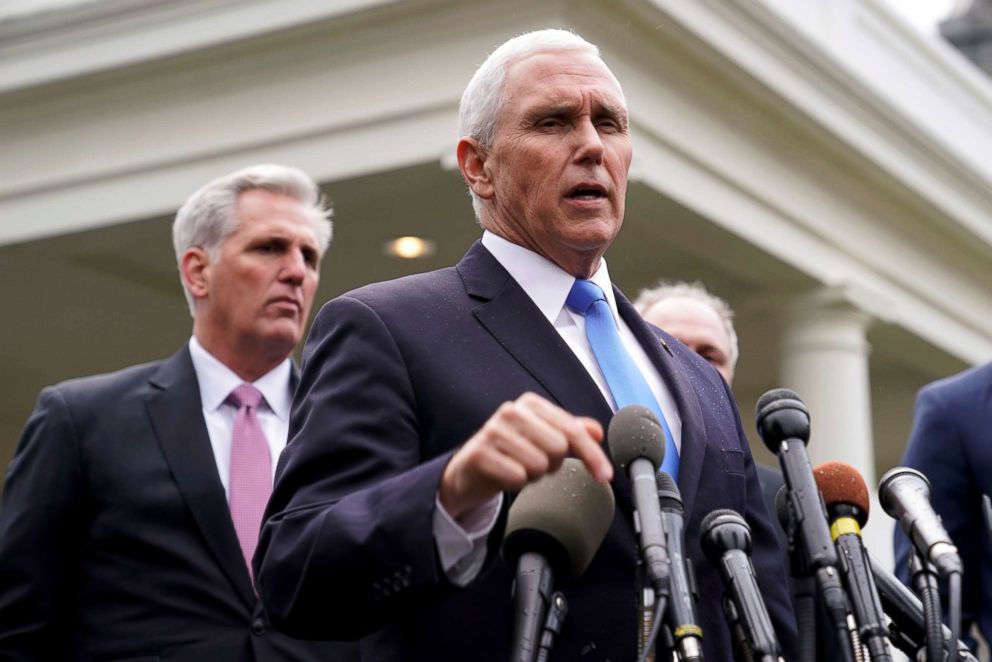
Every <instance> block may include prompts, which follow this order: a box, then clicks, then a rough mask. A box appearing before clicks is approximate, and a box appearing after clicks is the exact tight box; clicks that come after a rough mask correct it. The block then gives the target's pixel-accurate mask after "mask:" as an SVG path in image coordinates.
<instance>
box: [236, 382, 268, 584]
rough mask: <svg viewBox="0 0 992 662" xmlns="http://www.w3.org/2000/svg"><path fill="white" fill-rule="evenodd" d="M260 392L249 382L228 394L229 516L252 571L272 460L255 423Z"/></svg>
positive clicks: (259, 428)
mask: <svg viewBox="0 0 992 662" xmlns="http://www.w3.org/2000/svg"><path fill="white" fill-rule="evenodd" d="M261 401H262V393H261V392H260V391H259V390H258V389H257V388H255V387H254V386H252V385H250V384H242V385H241V386H239V387H237V388H236V389H234V390H233V391H231V395H230V396H229V397H228V402H230V403H231V404H233V405H234V406H235V407H237V408H238V413H237V415H235V417H234V431H233V433H232V434H231V474H230V483H229V485H228V488H229V490H230V502H231V519H233V520H234V531H235V532H236V533H237V534H238V542H239V543H240V544H241V552H242V553H243V554H244V557H245V562H246V563H247V564H248V573H249V574H252V569H251V557H252V556H254V554H255V547H256V545H258V532H259V529H261V526H262V515H263V514H264V512H265V504H266V503H267V502H268V500H269V495H270V494H272V459H271V458H270V457H269V444H268V442H266V440H265V433H264V432H262V426H261V425H259V423H258V415H257V414H256V410H257V409H258V403H259V402H261Z"/></svg>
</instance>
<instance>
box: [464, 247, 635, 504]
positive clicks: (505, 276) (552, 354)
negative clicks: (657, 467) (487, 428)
mask: <svg viewBox="0 0 992 662" xmlns="http://www.w3.org/2000/svg"><path fill="white" fill-rule="evenodd" d="M458 272H459V274H461V276H462V280H463V282H464V283H465V288H466V290H467V291H468V293H469V295H471V296H472V297H474V298H476V299H478V300H479V305H478V306H476V307H475V308H474V309H473V314H474V315H475V317H476V319H478V320H479V322H480V323H481V324H482V325H483V326H484V327H485V328H486V329H487V330H488V331H489V333H491V334H492V336H493V337H494V338H495V339H496V341H497V342H499V344H500V345H501V346H502V347H503V348H504V349H505V350H506V351H507V352H508V353H509V354H510V355H512V356H513V358H514V359H516V361H517V362H518V363H519V364H520V366H521V367H522V368H523V369H524V370H525V371H527V372H528V373H529V374H530V375H531V377H533V378H534V379H535V380H537V382H538V383H540V384H541V386H543V387H544V389H545V390H546V391H547V392H548V395H549V396H550V397H551V399H553V400H554V401H555V403H556V404H558V406H560V407H561V408H562V409H564V410H566V411H568V412H570V413H572V414H577V415H581V416H589V417H591V418H595V419H596V420H598V421H599V422H600V423H601V424H602V426H603V429H604V430H606V429H607V427H608V426H609V423H610V419H611V418H612V417H613V411H612V409H611V408H610V405H609V403H608V402H607V401H606V400H605V399H604V398H603V394H602V393H601V392H600V390H599V387H598V386H597V385H596V382H594V381H593V379H592V377H590V376H589V373H588V372H586V369H585V367H583V365H582V363H581V362H580V361H579V360H578V359H577V358H576V357H575V354H574V353H573V352H572V350H571V348H570V347H569V346H568V345H567V344H566V343H565V341H564V340H562V338H561V336H560V335H559V334H558V332H557V331H556V330H555V328H554V327H553V326H552V325H551V324H549V323H548V320H547V318H546V317H545V316H544V315H543V314H542V313H541V311H540V310H539V309H538V307H537V306H536V305H535V304H534V302H533V301H532V300H531V299H530V297H528V296H527V293H526V292H524V291H523V289H522V288H521V287H520V286H519V285H518V284H517V282H516V281H515V280H513V278H512V277H511V276H510V275H509V273H507V271H506V270H505V269H504V268H503V267H502V266H501V265H500V264H499V262H498V261H497V260H496V258H494V257H493V256H492V254H491V253H489V251H488V250H486V249H485V248H484V247H483V246H482V244H481V243H479V242H476V243H475V244H474V245H473V246H472V248H470V249H469V251H468V253H466V254H465V257H464V258H462V260H461V261H460V262H459V263H458ZM603 448H604V450H606V452H607V454H609V447H608V445H606V444H605V443H604V445H603ZM613 487H614V493H615V494H616V496H617V499H618V501H619V502H620V504H622V505H623V506H624V507H625V508H626V509H627V510H628V511H629V510H630V509H631V508H632V501H631V496H630V481H629V479H628V478H627V476H625V475H624V474H623V472H615V477H614V480H613Z"/></svg>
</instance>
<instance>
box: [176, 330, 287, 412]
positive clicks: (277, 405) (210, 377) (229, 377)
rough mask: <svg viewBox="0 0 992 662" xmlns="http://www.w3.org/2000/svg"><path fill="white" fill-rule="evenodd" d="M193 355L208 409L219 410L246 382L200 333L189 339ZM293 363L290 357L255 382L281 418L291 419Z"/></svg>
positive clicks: (253, 384) (271, 408)
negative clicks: (202, 340) (207, 346)
mask: <svg viewBox="0 0 992 662" xmlns="http://www.w3.org/2000/svg"><path fill="white" fill-rule="evenodd" d="M189 355H190V358H191V359H192V360H193V369H194V370H195V371H196V379H197V382H198V383H199V385H200V402H201V403H202V405H203V409H204V410H205V411H216V410H217V409H218V408H220V406H221V405H223V404H224V402H225V401H226V400H227V397H228V396H229V395H231V391H233V390H234V389H235V388H236V387H238V386H240V385H241V384H244V383H245V380H243V379H241V378H240V377H238V376H237V375H236V374H235V373H234V371H233V370H231V369H230V368H228V367H227V366H226V365H224V364H223V363H221V361H220V360H219V359H218V358H217V357H215V356H214V355H213V354H211V353H210V352H208V351H207V350H206V349H204V347H203V345H201V344H200V341H199V340H197V339H196V336H191V337H190V339H189ZM291 374H292V363H291V362H290V360H289V359H288V358H287V359H286V360H285V361H283V362H282V363H280V364H279V365H277V366H276V367H275V368H273V369H272V370H270V371H269V372H267V373H265V374H264V375H262V376H261V377H259V378H258V379H256V380H255V381H253V382H252V383H251V385H252V386H254V387H255V388H257V389H258V390H259V391H261V393H262V397H263V398H265V403H266V404H267V405H268V407H269V409H270V410H271V411H272V413H273V414H275V415H276V416H277V417H278V418H280V419H282V420H288V419H289V409H290V405H291V404H292V401H293V394H292V392H291V391H290V376H291Z"/></svg>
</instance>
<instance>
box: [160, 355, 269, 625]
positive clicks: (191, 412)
mask: <svg viewBox="0 0 992 662" xmlns="http://www.w3.org/2000/svg"><path fill="white" fill-rule="evenodd" d="M150 381H151V386H152V389H151V393H150V394H149V396H148V397H147V398H146V406H147V408H148V415H149V417H150V418H151V421H152V428H153V429H154V431H155V434H156V437H157V438H158V442H159V445H160V446H161V447H162V453H163V454H164V455H165V459H166V462H167V463H168V464H169V468H170V469H171V471H172V475H173V477H174V478H175V481H176V485H177V486H178V487H179V491H180V493H182V495H183V499H184V500H185V501H186V505H187V507H188V508H189V510H190V513H191V514H192V515H193V519H194V520H195V521H196V523H197V525H198V526H199V528H200V532H201V533H202V534H203V537H204V539H205V540H206V543H207V547H209V548H210V551H211V552H212V553H213V555H214V556H215V557H216V559H217V562H218V564H219V565H220V566H221V568H223V570H224V572H225V573H226V574H227V576H228V578H229V579H230V580H231V583H232V584H233V585H234V586H235V588H236V589H237V591H238V593H240V594H241V597H242V598H243V599H244V600H245V602H246V603H247V604H248V605H249V606H251V605H253V604H254V603H255V591H254V589H253V588H252V585H251V577H250V576H249V574H248V568H247V567H246V566H245V562H244V558H243V556H242V554H241V547H240V545H239V544H238V539H237V535H236V534H235V532H234V524H233V523H232V521H231V514H230V510H229V509H228V505H227V498H226V497H225V495H224V487H223V485H221V482H220V478H219V476H218V475H217V462H216V460H215V459H214V454H213V450H212V447H211V445H210V438H209V436H208V435H207V428H206V424H205V423H204V421H203V414H202V409H203V406H202V403H201V402H200V388H199V384H198V382H197V379H196V373H195V372H194V370H193V362H192V360H191V359H190V356H189V349H188V348H183V349H182V350H181V351H180V352H178V353H177V354H175V355H174V356H173V357H172V358H170V359H168V360H167V361H165V362H164V363H163V364H162V366H161V368H160V369H159V370H158V371H157V372H156V373H155V375H154V376H153V377H152V378H151V380H150Z"/></svg>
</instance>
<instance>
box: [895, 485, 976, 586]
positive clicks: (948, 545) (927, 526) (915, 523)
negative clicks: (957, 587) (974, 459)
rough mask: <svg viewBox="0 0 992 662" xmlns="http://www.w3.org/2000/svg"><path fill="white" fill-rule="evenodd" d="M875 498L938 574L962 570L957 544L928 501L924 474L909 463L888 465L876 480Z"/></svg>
mask: <svg viewBox="0 0 992 662" xmlns="http://www.w3.org/2000/svg"><path fill="white" fill-rule="evenodd" d="M878 498H879V500H880V501H881V502H882V508H883V509H884V510H885V512H886V513H887V514H888V515H889V517H891V518H893V519H895V520H898V521H899V525H900V526H901V527H902V530H903V532H904V533H905V534H906V537H907V538H909V539H910V540H912V541H913V545H914V546H915V547H916V549H917V551H919V553H920V554H921V555H922V556H923V558H925V559H927V560H928V561H930V563H933V564H934V566H935V567H936V568H937V571H938V572H939V573H940V574H941V575H943V576H945V577H946V576H948V575H950V574H951V573H955V572H956V573H960V572H962V571H963V569H964V566H963V565H962V564H961V557H960V556H958V548H957V547H955V546H954V543H953V542H951V537H950V536H949V535H947V531H946V530H945V529H944V525H943V524H941V523H940V517H939V516H938V515H937V513H936V512H934V509H933V506H931V505H930V481H928V480H927V477H926V476H924V475H923V474H922V473H920V472H919V471H917V470H916V469H910V468H908V467H894V468H892V469H889V470H888V471H886V472H885V474H884V475H883V476H882V479H881V480H880V481H879V483H878Z"/></svg>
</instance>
